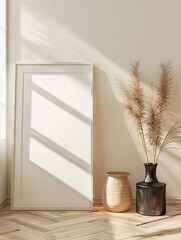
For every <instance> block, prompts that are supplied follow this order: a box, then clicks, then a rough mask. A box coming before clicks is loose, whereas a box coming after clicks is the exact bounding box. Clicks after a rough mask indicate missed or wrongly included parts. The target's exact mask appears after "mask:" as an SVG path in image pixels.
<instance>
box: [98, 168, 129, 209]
mask: <svg viewBox="0 0 181 240" xmlns="http://www.w3.org/2000/svg"><path fill="white" fill-rule="evenodd" d="M128 175H129V173H128V172H106V181H105V184H104V188H103V194H102V203H103V206H104V207H105V209H106V210H108V211H111V212H125V211H128V210H129V209H130V208H131V205H132V192H131V186H130V183H129V180H128Z"/></svg>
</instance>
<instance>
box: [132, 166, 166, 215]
mask: <svg viewBox="0 0 181 240" xmlns="http://www.w3.org/2000/svg"><path fill="white" fill-rule="evenodd" d="M156 169H157V164H153V163H145V179H144V181H143V182H138V183H137V184H136V212H137V213H139V214H142V215H147V216H160V215H164V214H165V213H166V184H165V183H162V182H159V181H158V179H157V177H156Z"/></svg>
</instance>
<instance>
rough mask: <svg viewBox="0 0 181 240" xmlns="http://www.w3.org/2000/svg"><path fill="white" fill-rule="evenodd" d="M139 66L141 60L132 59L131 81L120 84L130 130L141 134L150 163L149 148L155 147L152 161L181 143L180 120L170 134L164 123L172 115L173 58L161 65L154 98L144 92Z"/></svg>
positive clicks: (156, 160) (155, 161) (154, 161)
mask: <svg viewBox="0 0 181 240" xmlns="http://www.w3.org/2000/svg"><path fill="white" fill-rule="evenodd" d="M139 67H140V62H139V61H131V66H130V72H131V80H130V81H129V83H128V85H127V86H125V85H121V86H120V88H121V92H122V96H123V106H124V108H125V110H126V113H127V117H128V120H129V130H130V131H131V130H133V129H134V130H135V129H136V131H137V133H138V135H139V137H140V140H141V143H142V145H143V149H144V153H145V157H146V162H147V163H149V162H150V161H149V159H148V147H149V146H152V151H153V159H152V160H151V162H153V163H157V162H158V158H159V156H160V154H161V153H162V152H163V151H165V150H166V149H169V148H173V147H175V146H176V145H178V143H181V120H179V121H177V122H176V123H175V124H174V125H173V126H172V127H171V128H170V130H169V131H168V132H167V133H165V126H164V123H165V122H168V121H169V119H170V118H171V117H170V116H171V115H170V114H169V104H170V102H169V101H170V97H171V95H172V75H171V61H168V62H167V63H161V64H160V69H161V76H160V81H159V84H158V86H157V87H156V89H155V92H154V94H153V96H152V98H151V100H150V99H148V97H147V96H146V95H145V94H144V89H143V86H142V84H141V80H140V74H139ZM148 145H149V146H148Z"/></svg>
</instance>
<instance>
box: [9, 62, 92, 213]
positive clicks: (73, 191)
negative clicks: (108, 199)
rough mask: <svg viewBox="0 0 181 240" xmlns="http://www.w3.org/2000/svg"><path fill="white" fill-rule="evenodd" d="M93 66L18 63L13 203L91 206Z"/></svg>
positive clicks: (75, 207) (18, 207) (59, 207)
mask: <svg viewBox="0 0 181 240" xmlns="http://www.w3.org/2000/svg"><path fill="white" fill-rule="evenodd" d="M92 69H93V65H92V64H89V63H57V64H16V106H15V148H14V162H13V173H12V196H11V199H12V202H11V209H13V210H52V209H55V210H90V209H92V207H93V206H92V203H93V183H92V182H93V180H92V169H93V167H92V165H93V146H92V137H93V70H92Z"/></svg>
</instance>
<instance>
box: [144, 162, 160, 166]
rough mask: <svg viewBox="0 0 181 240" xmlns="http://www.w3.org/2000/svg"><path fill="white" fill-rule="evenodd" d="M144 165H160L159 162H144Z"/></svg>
mask: <svg viewBox="0 0 181 240" xmlns="http://www.w3.org/2000/svg"><path fill="white" fill-rule="evenodd" d="M144 165H149V166H150V165H158V163H144Z"/></svg>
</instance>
